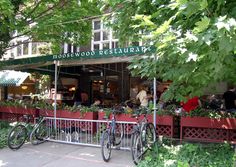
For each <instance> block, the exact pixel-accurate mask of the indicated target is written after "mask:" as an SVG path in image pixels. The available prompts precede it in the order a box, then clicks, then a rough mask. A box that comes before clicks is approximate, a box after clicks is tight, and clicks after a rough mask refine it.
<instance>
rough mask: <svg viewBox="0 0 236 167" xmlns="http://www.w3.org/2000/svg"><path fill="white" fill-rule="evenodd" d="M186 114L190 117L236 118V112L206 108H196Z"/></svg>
mask: <svg viewBox="0 0 236 167" xmlns="http://www.w3.org/2000/svg"><path fill="white" fill-rule="evenodd" d="M186 116H190V117H208V118H216V119H219V118H236V113H233V112H232V113H230V112H226V111H216V110H210V109H204V108H200V107H198V108H196V109H195V110H192V111H191V112H190V113H186Z"/></svg>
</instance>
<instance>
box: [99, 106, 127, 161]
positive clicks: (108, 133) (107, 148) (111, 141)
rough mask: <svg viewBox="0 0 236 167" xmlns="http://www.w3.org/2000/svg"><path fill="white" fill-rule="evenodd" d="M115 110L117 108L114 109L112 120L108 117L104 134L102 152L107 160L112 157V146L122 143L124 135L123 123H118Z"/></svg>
mask: <svg viewBox="0 0 236 167" xmlns="http://www.w3.org/2000/svg"><path fill="white" fill-rule="evenodd" d="M115 112H116V110H114V109H113V110H112V118H111V121H109V119H108V118H107V125H106V130H105V131H104V132H103V134H102V139H101V152H102V158H103V160H104V161H105V162H108V161H109V160H110V158H111V149H112V147H113V146H117V145H120V143H121V141H122V139H123V137H124V127H123V125H122V124H117V123H116V119H115V114H116V113H115Z"/></svg>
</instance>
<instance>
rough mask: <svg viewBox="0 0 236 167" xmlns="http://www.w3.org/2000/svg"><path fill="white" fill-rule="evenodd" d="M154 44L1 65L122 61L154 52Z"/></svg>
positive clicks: (25, 65)
mask: <svg viewBox="0 0 236 167" xmlns="http://www.w3.org/2000/svg"><path fill="white" fill-rule="evenodd" d="M154 52H155V47H154V46H130V47H127V48H113V49H105V50H96V51H82V52H77V53H65V54H57V55H44V56H37V57H30V58H22V59H13V60H7V61H2V62H1V66H2V68H3V69H6V70H12V69H14V70H16V69H18V70H19V69H27V68H35V67H42V66H47V65H51V64H54V61H60V62H62V63H61V64H68V63H67V62H72V63H74V62H76V63H77V64H82V63H84V64H91V63H95V64H96V61H99V60H103V61H102V62H104V63H106V60H107V61H108V62H114V61H115V62H118V61H120V62H122V61H124V60H125V59H127V58H129V57H130V56H135V55H143V54H148V53H154Z"/></svg>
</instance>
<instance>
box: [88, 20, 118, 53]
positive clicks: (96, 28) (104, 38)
mask: <svg viewBox="0 0 236 167" xmlns="http://www.w3.org/2000/svg"><path fill="white" fill-rule="evenodd" d="M92 23H93V38H92V42H91V50H102V49H111V48H117V47H118V39H117V38H116V37H115V35H114V33H112V30H111V28H108V27H106V26H105V24H103V22H102V21H101V20H98V19H96V20H93V22H92Z"/></svg>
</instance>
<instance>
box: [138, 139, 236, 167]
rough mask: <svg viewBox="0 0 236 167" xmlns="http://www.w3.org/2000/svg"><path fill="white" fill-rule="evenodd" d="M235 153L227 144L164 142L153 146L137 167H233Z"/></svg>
mask: <svg viewBox="0 0 236 167" xmlns="http://www.w3.org/2000/svg"><path fill="white" fill-rule="evenodd" d="M234 165H235V152H234V149H233V148H232V147H231V146H230V145H229V144H199V143H191V144H190V143H183V144H182V145H173V144H172V142H169V141H167V142H166V141H165V140H164V142H163V143H162V144H160V143H159V144H157V145H155V146H154V148H153V150H152V151H151V152H148V153H147V155H146V158H145V160H143V161H142V162H141V163H140V164H139V165H138V167H146V166H149V167H156V166H158V167H203V166H204V167H222V166H225V167H233V166H234Z"/></svg>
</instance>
